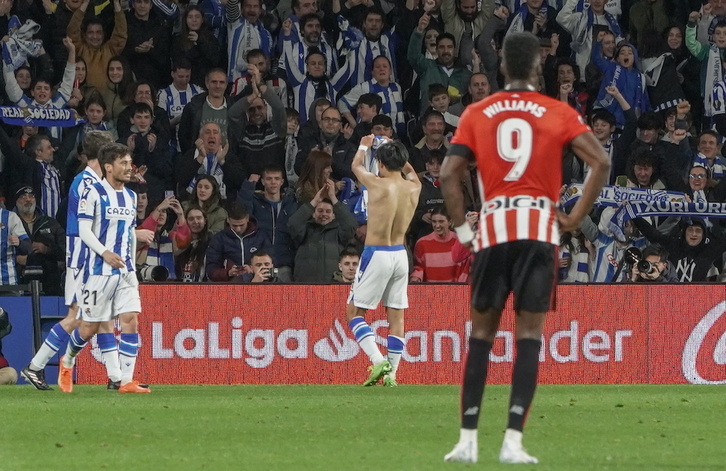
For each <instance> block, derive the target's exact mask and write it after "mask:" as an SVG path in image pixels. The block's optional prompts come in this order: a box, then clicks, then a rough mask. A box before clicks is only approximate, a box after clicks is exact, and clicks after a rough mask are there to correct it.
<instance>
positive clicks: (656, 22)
mask: <svg viewBox="0 0 726 471" xmlns="http://www.w3.org/2000/svg"><path fill="white" fill-rule="evenodd" d="M629 19H630V22H629V23H630V24H629V25H628V30H629V32H630V42H631V43H633V44H634V45H635V47H637V48H638V50H642V49H643V47H644V46H645V44H646V42H647V39H646V36H647V35H648V33H649V32H652V33H654V34H656V35H657V36H660V35H662V34H663V32H664V31H665V30H666V29H668V27H669V26H670V25H671V24H672V21H671V19H670V18H669V17H668V13H667V12H666V6H665V2H664V1H663V0H640V1H638V2H637V3H634V4H633V6H631V7H630V15H629Z"/></svg>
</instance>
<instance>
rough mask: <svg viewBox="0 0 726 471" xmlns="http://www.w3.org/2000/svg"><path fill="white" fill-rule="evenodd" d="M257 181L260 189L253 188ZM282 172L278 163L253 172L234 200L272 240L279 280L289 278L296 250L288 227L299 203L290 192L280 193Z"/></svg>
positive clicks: (283, 176)
mask: <svg viewBox="0 0 726 471" xmlns="http://www.w3.org/2000/svg"><path fill="white" fill-rule="evenodd" d="M258 182H260V183H261V184H262V188H263V191H257V192H256V191H255V185H257V183H258ZM284 184H285V172H284V170H283V169H282V168H281V167H279V166H274V165H271V166H267V167H265V168H263V169H262V172H261V174H252V175H250V177H249V179H248V180H247V181H245V182H244V183H243V184H242V189H241V190H240V192H239V194H238V196H237V199H238V201H239V202H240V203H242V204H244V205H245V206H246V207H247V208H248V209H249V211H250V214H251V215H252V216H253V217H254V218H255V220H257V224H258V227H259V230H260V232H263V233H265V235H266V236H267V238H268V239H269V240H270V241H271V242H272V246H271V247H270V254H271V255H272V258H273V260H274V261H275V266H277V268H278V275H277V276H278V277H279V278H280V281H284V282H288V281H291V280H292V266H293V262H294V259H295V251H294V248H293V244H292V239H291V237H290V231H289V229H288V222H289V219H290V217H291V216H292V215H293V214H294V213H295V211H297V209H298V204H297V202H296V201H295V197H294V196H293V194H292V192H288V193H286V194H283V193H282V187H283V185H284Z"/></svg>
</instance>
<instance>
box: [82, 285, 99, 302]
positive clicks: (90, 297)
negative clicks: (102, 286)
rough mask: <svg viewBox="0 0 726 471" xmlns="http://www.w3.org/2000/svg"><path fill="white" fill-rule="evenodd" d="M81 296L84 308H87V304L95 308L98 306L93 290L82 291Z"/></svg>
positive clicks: (95, 293)
mask: <svg viewBox="0 0 726 471" xmlns="http://www.w3.org/2000/svg"><path fill="white" fill-rule="evenodd" d="M81 295H82V296H83V305H84V306H88V305H89V304H90V305H91V306H96V305H97V304H98V300H97V292H96V291H95V290H94V291H89V290H87V289H84V290H83V291H82V292H81ZM89 301H90V302H89Z"/></svg>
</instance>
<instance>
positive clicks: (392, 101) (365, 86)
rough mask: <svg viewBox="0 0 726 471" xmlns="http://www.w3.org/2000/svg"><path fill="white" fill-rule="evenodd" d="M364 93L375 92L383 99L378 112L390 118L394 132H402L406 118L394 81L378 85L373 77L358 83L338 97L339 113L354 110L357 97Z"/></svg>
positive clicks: (401, 98) (398, 86) (399, 92)
mask: <svg viewBox="0 0 726 471" xmlns="http://www.w3.org/2000/svg"><path fill="white" fill-rule="evenodd" d="M366 93H375V94H376V95H378V96H380V97H381V99H383V106H382V107H381V110H380V114H385V115H387V116H389V117H390V118H391V120H392V121H393V125H394V126H395V127H396V132H398V133H399V134H400V133H401V132H403V130H405V126H406V118H405V117H404V115H403V96H402V94H401V87H400V85H398V84H397V83H395V82H390V83H389V84H388V86H387V87H384V86H382V85H379V84H378V82H376V81H375V79H374V80H369V81H367V82H363V83H359V84H358V85H356V86H355V87H353V88H351V89H350V91H349V92H348V93H346V94H345V96H343V97H342V98H341V99H340V101H339V102H338V110H340V112H341V113H345V112H346V111H348V112H353V111H355V105H356V104H357V103H358V99H359V98H360V97H361V95H364V94H366Z"/></svg>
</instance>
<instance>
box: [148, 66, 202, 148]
mask: <svg viewBox="0 0 726 471" xmlns="http://www.w3.org/2000/svg"><path fill="white" fill-rule="evenodd" d="M191 76H192V64H191V63H190V62H189V61H188V60H187V59H186V58H185V57H179V58H178V59H177V60H176V61H174V63H173V64H172V66H171V79H172V81H171V85H169V86H168V87H166V88H162V89H161V90H159V94H158V95H157V98H156V102H157V103H158V106H159V107H160V108H162V109H163V110H164V111H166V114H167V116H168V117H169V128H170V130H171V132H172V141H171V149H172V152H173V153H176V152H181V148H180V147H179V137H178V135H177V128H178V126H179V121H181V116H182V113H183V112H184V107H185V106H186V105H187V103H189V101H190V100H191V99H192V98H193V97H195V96H197V95H199V94H200V93H202V92H203V90H202V88H201V87H198V86H196V85H194V84H193V83H189V80H190V79H191Z"/></svg>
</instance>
